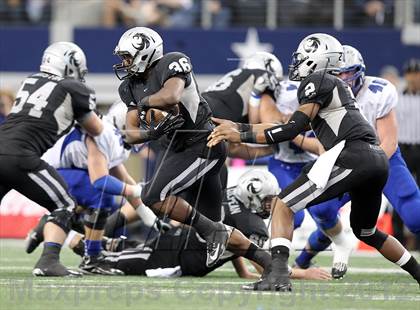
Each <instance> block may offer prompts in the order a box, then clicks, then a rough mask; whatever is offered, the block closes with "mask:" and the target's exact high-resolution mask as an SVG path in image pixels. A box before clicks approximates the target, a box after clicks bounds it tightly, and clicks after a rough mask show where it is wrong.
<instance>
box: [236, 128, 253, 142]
mask: <svg viewBox="0 0 420 310" xmlns="http://www.w3.org/2000/svg"><path fill="white" fill-rule="evenodd" d="M239 137H240V139H241V142H248V143H257V136H256V134H255V132H253V131H245V132H241V133H240V134H239Z"/></svg>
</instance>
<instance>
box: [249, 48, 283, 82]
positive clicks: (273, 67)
mask: <svg viewBox="0 0 420 310" xmlns="http://www.w3.org/2000/svg"><path fill="white" fill-rule="evenodd" d="M243 68H244V69H261V70H267V71H268V72H271V73H272V74H274V76H275V77H276V78H277V79H279V80H282V79H283V66H282V65H281V62H280V60H279V59H278V58H277V57H276V56H275V55H273V54H270V53H266V52H257V53H255V54H254V55H252V56H251V57H249V58H248V59H246V61H245V63H244V65H243Z"/></svg>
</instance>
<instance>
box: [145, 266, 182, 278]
mask: <svg viewBox="0 0 420 310" xmlns="http://www.w3.org/2000/svg"><path fill="white" fill-rule="evenodd" d="M181 275H182V270H181V266H176V267H173V268H157V269H147V270H146V276H148V277H150V278H172V277H180V276H181Z"/></svg>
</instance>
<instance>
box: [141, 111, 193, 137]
mask: <svg viewBox="0 0 420 310" xmlns="http://www.w3.org/2000/svg"><path fill="white" fill-rule="evenodd" d="M151 116H152V117H151V120H150V125H148V130H147V137H148V139H150V140H157V139H159V138H160V137H162V136H163V135H166V134H167V133H170V132H172V131H174V130H177V129H179V128H180V127H181V126H182V125H183V124H184V122H185V120H184V118H183V117H182V116H181V114H178V115H173V114H172V113H171V112H169V113H168V114H167V115H166V116H165V117H164V118H163V119H162V120H161V121H159V122H156V121H155V118H154V115H153V111H152V115H151Z"/></svg>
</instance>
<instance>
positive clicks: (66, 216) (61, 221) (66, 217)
mask: <svg viewBox="0 0 420 310" xmlns="http://www.w3.org/2000/svg"><path fill="white" fill-rule="evenodd" d="M72 217H73V213H72V212H70V211H68V210H66V209H56V210H54V211H53V212H51V214H50V215H49V216H48V220H47V222H51V223H54V224H55V225H57V226H59V227H60V228H61V229H62V230H64V232H65V233H66V234H67V233H68V232H69V231H70V228H71V219H72Z"/></svg>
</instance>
